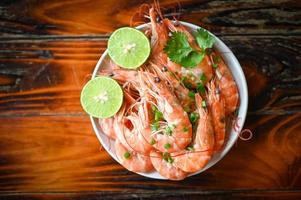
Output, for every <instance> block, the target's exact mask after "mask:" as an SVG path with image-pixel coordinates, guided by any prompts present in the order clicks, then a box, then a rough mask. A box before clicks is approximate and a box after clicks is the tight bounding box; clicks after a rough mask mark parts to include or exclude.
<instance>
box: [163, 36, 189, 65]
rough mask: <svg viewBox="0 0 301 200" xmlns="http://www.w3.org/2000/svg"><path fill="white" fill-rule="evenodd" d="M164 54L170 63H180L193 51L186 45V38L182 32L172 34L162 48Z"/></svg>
mask: <svg viewBox="0 0 301 200" xmlns="http://www.w3.org/2000/svg"><path fill="white" fill-rule="evenodd" d="M164 51H165V53H167V55H168V57H169V58H170V60H171V61H173V62H176V63H179V64H180V63H181V61H182V59H183V58H185V57H186V56H188V55H189V53H190V52H192V51H193V49H192V48H191V46H190V44H189V43H188V39H187V36H186V35H185V34H184V33H182V32H173V33H172V36H171V38H170V39H169V40H168V42H167V44H166V46H165V47H164Z"/></svg>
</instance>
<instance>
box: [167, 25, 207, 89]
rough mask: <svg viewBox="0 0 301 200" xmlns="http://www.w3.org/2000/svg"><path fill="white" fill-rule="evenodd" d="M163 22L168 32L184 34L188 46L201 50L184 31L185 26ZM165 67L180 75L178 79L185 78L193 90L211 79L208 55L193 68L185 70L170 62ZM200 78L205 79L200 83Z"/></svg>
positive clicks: (188, 33)
mask: <svg viewBox="0 0 301 200" xmlns="http://www.w3.org/2000/svg"><path fill="white" fill-rule="evenodd" d="M163 22H164V24H165V25H166V26H167V27H168V28H169V29H170V31H172V32H176V31H179V32H183V33H185V35H186V36H187V38H188V42H189V43H190V45H191V46H192V47H193V48H194V49H198V50H201V48H200V47H199V46H198V45H197V43H196V41H195V39H194V37H193V36H192V34H191V33H190V32H189V31H188V30H187V29H186V27H185V26H183V25H182V24H180V23H179V22H177V21H176V22H175V23H173V22H172V21H170V20H169V19H164V20H163ZM175 24H176V25H175ZM167 67H168V68H169V69H170V70H171V71H173V72H174V73H178V74H179V75H180V77H186V78H187V80H186V81H187V82H189V83H190V84H191V86H192V87H193V88H195V87H196V86H197V84H198V83H200V82H201V83H203V84H206V83H207V82H208V81H210V80H211V79H212V76H213V70H212V65H211V61H210V59H209V56H208V55H205V57H204V59H203V61H202V62H201V63H199V64H198V65H197V66H196V67H194V68H189V69H186V68H184V67H181V66H180V65H179V64H176V63H173V62H172V61H170V60H168V62H167ZM201 76H204V77H205V79H203V80H202V81H200V77H201Z"/></svg>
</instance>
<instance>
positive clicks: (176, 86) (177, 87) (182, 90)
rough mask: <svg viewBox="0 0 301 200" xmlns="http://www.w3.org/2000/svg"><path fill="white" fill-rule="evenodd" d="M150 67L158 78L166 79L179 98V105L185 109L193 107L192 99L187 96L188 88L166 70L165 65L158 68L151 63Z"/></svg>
mask: <svg viewBox="0 0 301 200" xmlns="http://www.w3.org/2000/svg"><path fill="white" fill-rule="evenodd" d="M151 67H152V69H153V70H154V71H155V73H156V74H157V75H158V77H159V78H160V80H162V81H166V82H167V83H168V85H169V86H170V87H171V89H173V92H174V93H175V95H176V96H177V98H178V99H179V101H180V103H181V105H182V106H183V107H184V108H185V110H193V109H194V99H192V98H190V97H189V90H188V89H187V88H186V87H185V86H183V84H181V82H180V81H179V79H178V78H177V77H176V75H175V74H173V73H172V72H171V71H168V69H167V68H166V67H162V69H160V68H159V67H158V66H157V65H156V64H151Z"/></svg>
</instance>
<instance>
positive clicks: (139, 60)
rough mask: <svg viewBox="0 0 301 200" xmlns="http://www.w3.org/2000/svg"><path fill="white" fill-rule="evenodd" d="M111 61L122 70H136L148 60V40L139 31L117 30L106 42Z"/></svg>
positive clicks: (132, 29)
mask: <svg viewBox="0 0 301 200" xmlns="http://www.w3.org/2000/svg"><path fill="white" fill-rule="evenodd" d="M108 51H109V55H110V57H111V59H112V60H113V61H114V62H115V63H116V64H117V65H120V66H121V67H123V68H127V69H136V68H138V67H139V66H141V65H142V64H143V63H144V62H145V61H146V59H147V58H148V56H149V54H150V51H151V48H150V43H149V40H148V38H147V37H146V36H145V35H144V34H143V33H142V32H141V31H139V30H136V29H134V28H129V27H124V28H120V29H117V30H116V31H114V33H113V34H112V35H111V37H110V38H109V41H108Z"/></svg>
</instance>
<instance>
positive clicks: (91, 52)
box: [0, 0, 301, 199]
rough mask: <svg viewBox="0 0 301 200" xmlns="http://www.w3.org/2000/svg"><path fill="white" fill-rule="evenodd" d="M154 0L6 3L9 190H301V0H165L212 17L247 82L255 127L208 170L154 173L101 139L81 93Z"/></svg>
mask: <svg viewBox="0 0 301 200" xmlns="http://www.w3.org/2000/svg"><path fill="white" fill-rule="evenodd" d="M144 2H150V1H143V0H139V1H138V0H137V1H130V0H128V1H125V0H110V1H109V0H102V1H101V0H99V1H96V0H95V1H93V0H91V1H89V0H74V1H61V0H52V1H38V0H23V1H21V0H20V1H18V0H15V1H10V0H2V1H1V2H0V193H1V194H0V198H1V199H19V198H23V199H36V198H38V199H39V198H53V199H59V198H63V199H80V198H84V197H86V198H92V199H103V198H112V197H114V198H116V199H118V198H138V197H140V198H156V199H181V198H187V199H200V197H199V195H202V196H203V197H202V198H203V199H216V198H218V199H228V198H231V199H241V198H244V199H252V198H254V197H257V198H262V199H263V198H264V199H266V198H271V199H298V198H299V199H300V198H301V65H300V64H301V1H298V0H296V1H288V0H283V1H280V0H279V1H275V0H271V1H260V0H256V1H255V0H253V1H197V0H195V1H192V0H183V1H178V2H180V4H181V9H179V6H178V5H177V3H176V2H177V1H172V0H164V1H160V3H161V6H162V7H164V8H165V9H164V12H165V14H166V15H167V16H171V15H175V14H180V19H181V20H183V21H188V22H191V23H195V24H198V25H200V26H203V27H205V28H208V29H209V30H210V31H212V32H213V33H214V34H216V35H217V36H219V37H220V38H221V39H222V40H223V41H224V42H225V43H226V44H227V45H228V46H229V47H230V48H231V49H232V50H233V52H234V53H235V55H236V56H237V57H238V59H239V61H240V63H241V64H242V67H243V70H244V72H245V74H246V77H247V81H248V86H249V100H250V103H249V111H248V116H247V119H246V124H245V128H249V129H251V130H252V131H253V133H254V135H253V138H252V139H251V140H249V141H238V142H237V144H236V145H235V146H234V147H233V148H232V150H231V151H230V152H229V153H228V154H227V156H226V157H225V158H224V159H223V160H222V161H220V162H219V163H218V164H217V165H215V166H214V167H212V168H211V169H209V170H207V171H206V172H204V173H202V174H199V175H197V176H193V177H190V178H187V179H186V180H184V181H181V182H173V181H159V180H152V179H148V178H144V177H142V176H139V175H136V174H134V173H131V172H129V171H127V170H125V169H124V168H123V167H122V166H120V165H119V164H118V163H117V162H115V161H114V160H113V159H112V158H111V157H110V156H109V155H108V153H106V152H105V150H103V149H101V145H100V143H99V141H98V140H97V138H96V136H95V134H94V132H93V130H92V126H91V124H90V121H89V118H88V116H87V115H86V114H85V113H84V112H83V110H82V108H81V106H80V102H79V94H80V91H81V88H82V86H83V84H84V83H85V82H86V81H87V80H88V79H89V76H90V75H91V72H92V70H93V68H94V66H95V64H96V62H97V60H98V59H99V57H100V55H101V54H102V53H103V51H104V50H105V48H106V43H107V39H108V36H109V34H110V33H111V32H112V31H113V30H114V29H116V28H118V27H121V26H128V25H129V23H130V20H131V17H132V16H133V15H134V13H135V12H137V8H138V7H139V6H140V5H141V4H142V3H144Z"/></svg>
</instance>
